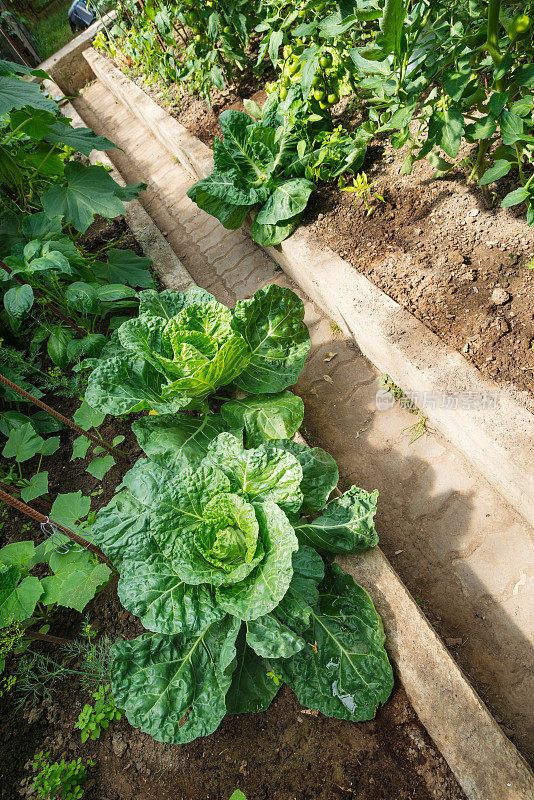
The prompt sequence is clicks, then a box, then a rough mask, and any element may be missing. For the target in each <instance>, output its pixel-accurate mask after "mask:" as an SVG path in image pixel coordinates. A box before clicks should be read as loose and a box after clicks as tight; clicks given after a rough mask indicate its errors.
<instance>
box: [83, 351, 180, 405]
mask: <svg viewBox="0 0 534 800" xmlns="http://www.w3.org/2000/svg"><path fill="white" fill-rule="evenodd" d="M161 384H162V376H161V375H160V374H159V373H158V372H157V371H156V370H155V369H154V367H152V366H151V365H150V364H148V363H146V362H143V361H142V360H141V359H139V358H131V357H129V356H115V357H113V358H110V359H108V360H106V361H104V362H103V363H99V364H98V365H97V367H96V369H94V370H93V372H92V373H91V375H90V376H89V381H88V384H87V390H86V392H85V399H86V401H87V402H88V403H89V405H90V406H92V407H93V408H96V409H98V410H99V411H102V412H104V413H105V414H114V415H117V414H128V413H131V412H133V411H143V410H155V411H163V412H166V411H172V410H176V411H177V410H178V409H180V408H182V407H183V406H184V405H187V402H188V400H187V398H183V397H182V398H180V399H179V400H177V399H174V400H173V401H172V402H165V401H164V400H163V399H162V396H161Z"/></svg>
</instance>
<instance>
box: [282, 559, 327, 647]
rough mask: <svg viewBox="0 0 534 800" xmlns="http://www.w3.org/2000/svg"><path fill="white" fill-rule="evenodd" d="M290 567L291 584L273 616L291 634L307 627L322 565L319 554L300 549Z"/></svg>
mask: <svg viewBox="0 0 534 800" xmlns="http://www.w3.org/2000/svg"><path fill="white" fill-rule="evenodd" d="M292 565H293V577H292V578H291V583H290V584H289V588H288V590H287V593H286V594H285V595H284V597H283V598H282V600H281V601H280V603H279V605H278V606H277V608H276V609H275V610H274V612H273V614H274V615H275V616H276V617H277V618H278V619H279V620H281V622H283V623H284V624H285V625H286V626H287V627H289V628H291V630H294V631H298V632H299V633H302V631H304V630H305V629H306V628H308V627H309V625H310V620H311V613H312V607H313V606H315V605H316V603H317V600H318V598H319V590H318V588H317V587H318V585H319V584H320V582H321V581H322V580H323V578H324V564H323V559H322V558H321V556H320V555H319V553H317V552H316V551H315V550H313V549H312V548H311V547H307V546H306V545H300V547H299V549H298V550H297V551H296V552H295V553H293V559H292Z"/></svg>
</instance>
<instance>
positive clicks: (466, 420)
mask: <svg viewBox="0 0 534 800" xmlns="http://www.w3.org/2000/svg"><path fill="white" fill-rule="evenodd" d="M83 55H84V58H85V61H86V62H87V63H88V64H89V65H90V66H91V69H92V70H93V72H94V74H95V75H96V76H97V77H98V78H99V79H100V80H101V81H102V82H103V83H104V84H105V85H106V87H107V88H108V89H109V90H110V91H111V92H112V93H113V94H114V95H115V97H116V98H117V99H118V100H119V101H120V102H122V103H123V104H124V105H126V106H127V107H128V108H129V109H130V110H131V111H132V113H133V114H134V115H135V116H136V117H137V118H138V119H139V120H140V121H141V122H142V123H143V124H144V125H146V126H147V127H148V128H149V130H151V131H152V133H153V134H154V135H155V136H156V137H157V138H158V140H159V141H160V142H161V144H162V146H163V147H165V149H166V150H167V151H168V152H170V153H171V154H172V155H173V156H175V157H176V158H177V159H178V160H179V161H180V163H181V164H182V165H183V166H184V167H185V168H186V169H187V171H188V172H189V174H190V175H191V176H192V178H194V179H198V178H202V177H205V176H206V175H208V174H209V173H210V172H211V170H212V168H213V156H212V152H211V150H210V148H209V147H207V146H206V145H204V144H203V143H202V142H201V141H200V140H199V139H197V138H196V137H195V136H193V135H192V134H191V133H190V132H189V131H187V129H186V128H184V126H183V125H181V124H180V123H179V122H178V121H177V120H175V119H173V118H172V117H171V116H170V115H169V114H167V112H166V111H164V109H162V108H161V107H160V106H158V105H157V103H155V102H154V101H153V100H152V99H151V98H150V97H149V96H148V95H147V94H146V93H145V92H143V90H142V89H140V88H139V87H138V86H136V85H135V84H134V83H132V81H130V80H129V79H128V78H127V77H126V76H125V75H123V74H122V72H120V70H118V69H117V68H116V67H114V66H113V65H110V64H109V62H108V61H107V60H106V59H104V58H103V57H102V56H101V55H100V54H99V53H97V52H96V51H95V50H93V49H90V50H86V51H85V52H84V54H83ZM265 249H266V251H267V252H268V253H269V255H270V256H271V257H272V258H273V260H274V261H276V263H277V264H279V265H280V266H281V267H282V269H283V270H284V271H285V272H286V273H287V274H288V275H289V277H290V278H291V279H292V280H293V281H295V283H297V284H298V285H299V286H300V287H301V288H302V289H303V291H305V292H306V294H307V295H308V297H310V299H311V300H312V301H313V302H314V303H316V304H317V305H318V306H319V307H320V308H322V309H323V311H324V312H325V313H326V314H328V316H329V317H331V318H332V319H333V320H334V322H336V323H337V324H338V325H339V327H340V328H341V329H342V330H344V331H345V332H346V333H348V334H349V335H350V336H351V337H352V338H353V339H354V341H355V342H356V343H357V344H358V346H359V347H360V349H361V351H362V352H363V354H364V355H365V356H366V357H367V358H369V360H370V361H371V362H372V363H373V364H375V366H376V367H377V368H378V369H379V370H381V371H383V372H385V373H387V374H388V375H390V376H391V377H392V378H393V380H394V381H395V383H397V384H398V385H399V386H400V387H401V388H402V389H403V390H404V391H417V392H418V393H423V392H427V393H428V395H432V396H434V397H436V396H437V397H441V396H442V395H449V394H451V393H460V394H463V393H475V394H476V395H477V396H478V397H480V396H485V397H492V396H493V397H495V396H496V395H495V393H497V396H498V397H499V404H498V406H497V407H496V408H491V407H490V408H487V409H472V410H458V409H456V410H455V409H447V408H442V407H439V406H440V403H436V407H432V404H430V405H427V406H426V407H425V409H424V411H425V414H426V415H427V416H428V417H429V419H430V420H431V421H432V423H433V424H434V425H435V426H436V428H437V429H438V430H440V432H441V433H443V435H444V436H445V437H446V438H447V439H448V440H449V441H450V442H451V443H452V444H454V445H455V447H457V448H458V449H459V450H460V451H461V452H462V453H463V454H464V455H465V456H467V458H469V460H470V461H471V462H472V463H473V464H474V465H475V466H476V467H477V469H478V470H479V472H480V473H481V474H482V475H484V477H485V478H486V479H487V480H488V481H489V482H490V483H491V484H492V485H493V486H494V487H495V488H496V489H497V490H498V491H499V492H500V494H501V495H502V496H503V497H504V498H505V499H506V500H507V501H508V502H509V503H510V504H511V505H512V506H513V507H514V508H516V509H517V511H519V513H520V514H522V516H523V517H524V518H525V519H526V520H527V521H528V522H529V523H531V524H534V458H533V457H532V453H533V452H534V437H533V436H532V431H534V417H533V415H532V414H530V413H529V412H528V411H527V410H526V409H524V408H522V407H521V406H520V405H518V404H517V403H516V402H515V401H514V400H513V398H512V397H510V396H509V394H508V392H507V391H506V390H505V389H502V387H499V386H497V384H495V383H494V382H493V381H490V380H487V379H485V378H483V377H482V375H481V374H480V372H479V371H478V370H477V369H476V367H474V366H473V365H472V364H470V363H469V362H468V361H467V360H466V359H465V358H464V357H463V356H462V355H461V354H460V353H458V352H457V351H456V350H453V349H452V348H451V347H449V346H448V345H446V344H445V343H444V342H443V341H441V339H439V338H438V336H436V335H435V334H434V333H432V331H430V330H429V329H428V328H427V327H426V326H425V325H424V324H423V323H422V322H420V321H419V320H418V319H416V318H415V317H413V316H412V315H411V314H410V313H408V312H407V311H405V310H404V309H403V308H402V307H401V306H400V305H399V304H398V303H396V302H395V301H394V300H392V299H391V298H390V297H389V296H388V295H386V294H385V293H384V292H382V291H381V290H380V289H378V288H377V287H376V286H375V285H374V284H372V283H371V282H370V281H369V280H368V279H367V278H366V277H365V276H364V275H362V274H360V273H358V272H356V270H355V269H353V267H351V265H350V264H348V263H347V262H346V261H344V260H343V259H342V258H340V257H339V256H338V255H336V254H335V253H333V252H332V251H331V250H328V249H325V248H324V247H321V246H319V245H318V244H317V243H316V242H315V241H314V239H313V237H312V236H311V235H310V233H309V232H308V231H307V230H306V228H305V227H302V226H301V227H300V228H298V229H297V230H296V232H295V233H294V234H293V235H292V236H291V237H290V238H289V239H287V240H286V241H285V242H283V243H282V245H280V246H279V247H269V248H265ZM490 405H491V403H490Z"/></svg>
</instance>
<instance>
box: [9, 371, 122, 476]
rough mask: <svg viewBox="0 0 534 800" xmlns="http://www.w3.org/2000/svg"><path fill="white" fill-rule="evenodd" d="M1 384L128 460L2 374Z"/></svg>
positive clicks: (109, 445) (112, 452)
mask: <svg viewBox="0 0 534 800" xmlns="http://www.w3.org/2000/svg"><path fill="white" fill-rule="evenodd" d="M0 383H3V384H4V386H7V387H8V388H9V389H12V390H13V391H14V392H17V394H20V396H21V397H24V398H25V399H26V400H29V401H30V402H31V403H34V404H35V405H36V406H38V407H39V408H42V409H43V411H46V412H47V413H48V414H50V416H52V417H55V418H56V419H57V420H59V421H60V422H62V423H63V425H67V427H69V428H72V430H73V431H76V432H77V433H79V434H80V435H81V436H85V437H86V438H87V439H90V440H91V441H92V442H94V443H95V444H98V445H101V446H102V447H103V448H104V449H105V450H107V451H108V452H109V453H111V454H112V455H114V456H118V457H119V458H122V459H123V460H124V459H127V458H128V455H127V454H126V453H123V452H122V451H121V450H117V449H116V448H115V447H113V445H111V444H109V443H108V442H105V441H104V440H103V439H101V438H99V437H98V436H96V435H95V434H94V433H89V431H84V429H83V428H80V426H79V425H76V423H75V422H74V421H73V420H72V419H69V418H68V417H64V416H63V414H60V413H59V411H56V410H55V409H53V408H51V407H50V406H47V405H46V403H43V401H42V400H38V399H37V398H36V397H34V396H33V395H32V394H30V393H29V392H27V391H26V390H25V389H23V388H22V387H21V386H17V384H16V383H13V382H12V381H10V380H8V379H7V378H5V377H4V376H3V375H1V374H0Z"/></svg>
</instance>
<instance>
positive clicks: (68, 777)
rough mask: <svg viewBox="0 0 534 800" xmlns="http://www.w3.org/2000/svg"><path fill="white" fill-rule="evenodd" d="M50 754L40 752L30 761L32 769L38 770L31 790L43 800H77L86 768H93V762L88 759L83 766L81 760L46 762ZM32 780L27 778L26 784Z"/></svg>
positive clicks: (81, 792)
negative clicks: (46, 799)
mask: <svg viewBox="0 0 534 800" xmlns="http://www.w3.org/2000/svg"><path fill="white" fill-rule="evenodd" d="M49 755H50V753H43V751H42V750H41V752H40V753H38V754H37V755H36V756H35V758H34V759H33V761H32V769H33V770H34V772H35V771H37V770H38V772H37V775H36V776H35V777H34V778H33V782H32V785H31V789H32V791H33V792H37V795H38V796H39V797H41V798H43V800H45V798H52V797H53V798H62V799H64V800H78V798H81V797H83V788H82V786H83V784H84V783H85V781H86V778H87V767H94V765H95V762H94V761H91V759H88V761H87V763H86V764H84V763H83V762H82V760H81V758H77V759H75V760H74V761H65V759H64V758H62V759H61V761H52V762H50V761H49V760H48V757H49ZM30 781H32V778H28V783H30Z"/></svg>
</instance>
